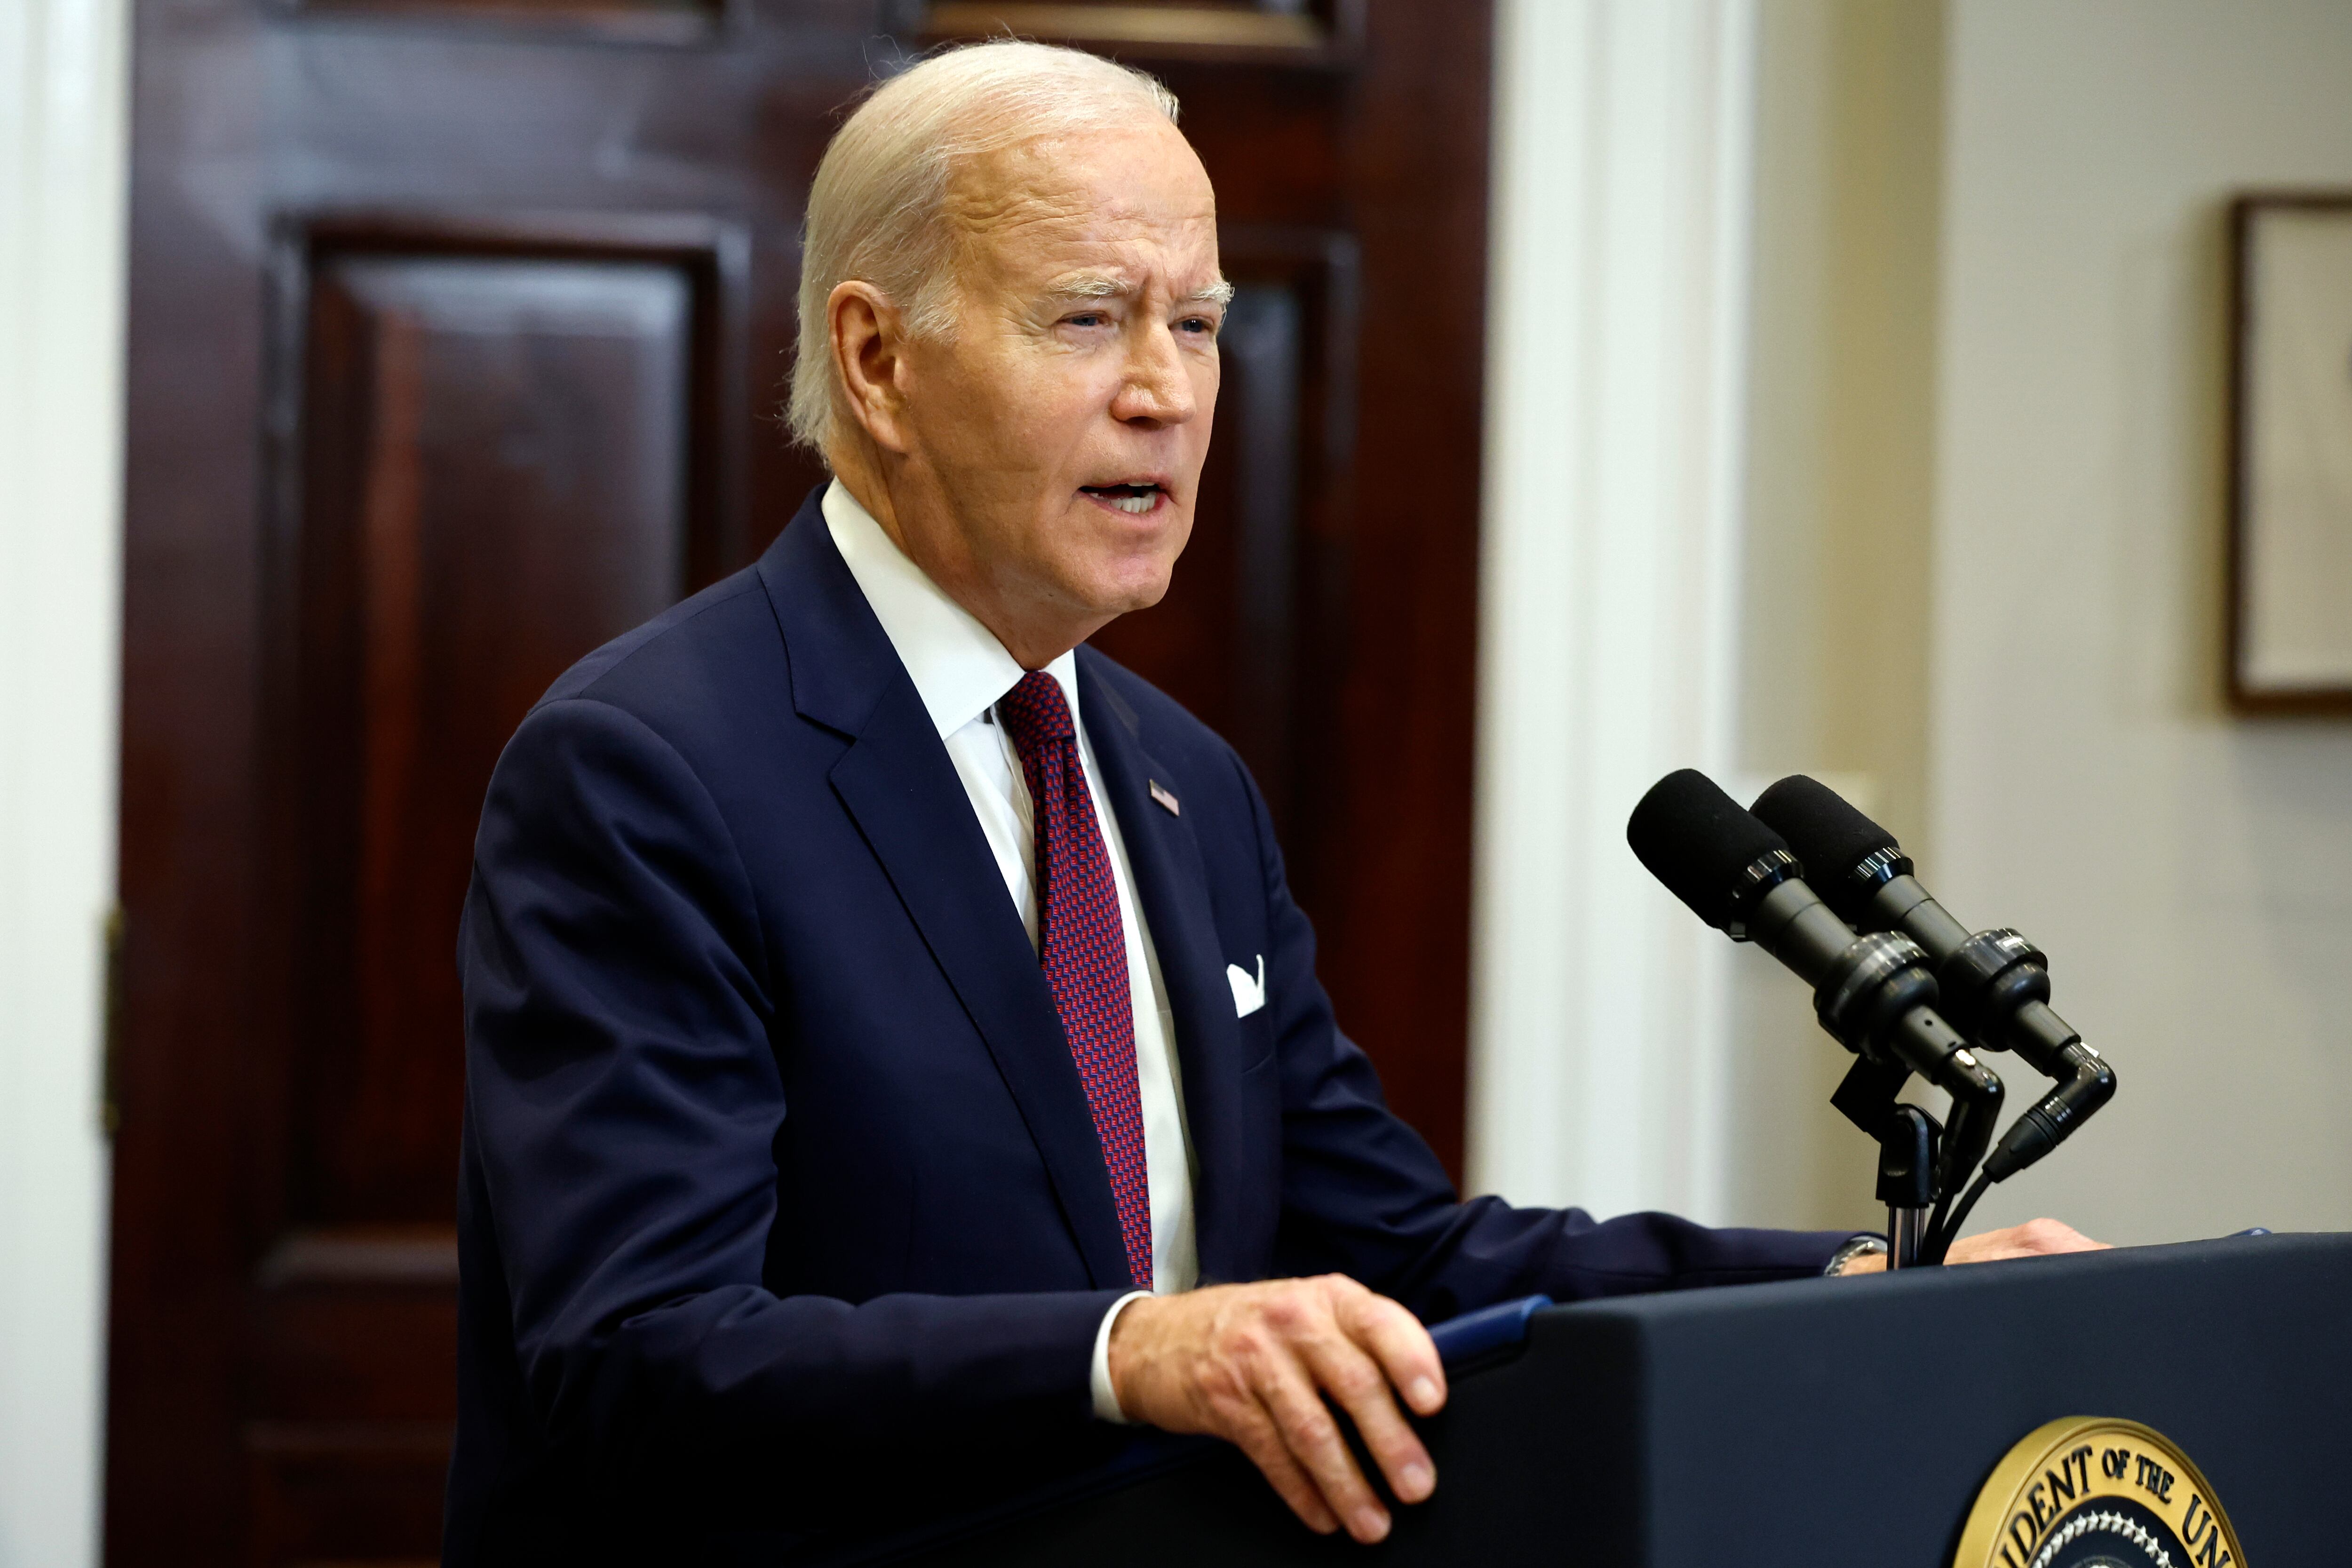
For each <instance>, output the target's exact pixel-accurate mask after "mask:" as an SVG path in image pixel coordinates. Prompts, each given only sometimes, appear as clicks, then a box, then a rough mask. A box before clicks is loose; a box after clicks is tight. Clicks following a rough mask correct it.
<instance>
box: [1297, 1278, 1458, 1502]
mask: <svg viewBox="0 0 2352 1568" xmlns="http://www.w3.org/2000/svg"><path fill="white" fill-rule="evenodd" d="M1335 1305H1336V1309H1337V1310H1335V1312H1334V1318H1335V1320H1336V1323H1337V1326H1338V1328H1339V1331H1340V1334H1341V1336H1344V1337H1334V1338H1332V1339H1329V1340H1327V1341H1318V1342H1313V1343H1311V1344H1310V1345H1309V1346H1308V1347H1307V1353H1308V1364H1309V1367H1310V1369H1311V1371H1312V1372H1313V1373H1314V1376H1315V1380H1316V1381H1317V1382H1318V1384H1321V1385H1322V1386H1323V1387H1324V1388H1326V1389H1328V1390H1329V1391H1330V1394H1331V1396H1332V1397H1333V1398H1334V1399H1336V1400H1338V1401H1339V1407H1340V1408H1341V1409H1343V1410H1345V1411H1346V1412H1347V1413H1348V1415H1349V1418H1350V1419H1352V1420H1353V1421H1354V1422H1355V1423H1356V1430H1357V1432H1358V1433H1359V1434H1360V1435H1361V1436H1362V1437H1363V1439H1364V1447H1366V1448H1367V1449H1369V1450H1370V1453H1371V1456H1372V1460H1373V1462H1374V1463H1375V1464H1377V1465H1379V1466H1380V1468H1381V1475H1382V1476H1383V1477H1385V1478H1386V1479H1387V1480H1388V1483H1389V1489H1390V1490H1391V1491H1392V1492H1394V1493H1395V1494H1396V1495H1397V1498H1398V1500H1400V1501H1403V1502H1420V1501H1423V1500H1425V1499H1426V1498H1427V1497H1428V1496H1429V1494H1430V1493H1431V1492H1432V1491H1433V1490H1435V1489H1436V1487H1437V1470H1436V1467H1435V1466H1434V1465H1433V1464H1432V1463H1431V1461H1430V1458H1429V1450H1428V1449H1426V1448H1424V1447H1422V1443H1421V1439H1420V1438H1419V1437H1418V1436H1415V1435H1414V1434H1413V1430H1412V1426H1411V1425H1410V1424H1409V1423H1408V1422H1407V1421H1406V1420H1405V1418H1404V1416H1403V1415H1402V1413H1400V1412H1399V1411H1398V1409H1397V1407H1396V1402H1395V1400H1394V1399H1393V1398H1391V1395H1390V1389H1391V1386H1394V1387H1396V1388H1399V1389H1402V1390H1403V1391H1404V1394H1405V1399H1406V1402H1407V1403H1408V1404H1410V1405H1412V1407H1413V1408H1414V1409H1415V1410H1417V1411H1418V1412H1420V1413H1421V1414H1423V1415H1432V1414H1434V1413H1435V1411H1436V1410H1437V1408H1438V1407H1439V1406H1440V1405H1444V1403H1445V1367H1444V1363H1442V1362H1440V1361H1439V1360H1438V1357H1437V1347H1436V1346H1435V1345H1434V1344H1433V1343H1432V1342H1430V1338H1429V1331H1427V1330H1426V1329H1423V1327H1422V1326H1421V1323H1420V1321H1418V1320H1416V1319H1415V1318H1414V1317H1413V1316H1412V1313H1410V1312H1408V1311H1406V1310H1404V1309H1403V1308H1402V1307H1400V1306H1398V1305H1397V1304H1396V1303H1395V1302H1393V1301H1391V1300H1386V1299H1384V1298H1382V1297H1379V1296H1375V1295H1373V1294H1372V1293H1371V1292H1370V1291H1369V1290H1365V1289H1362V1287H1360V1286H1357V1287H1354V1288H1353V1289H1352V1291H1350V1292H1346V1293H1342V1294H1341V1295H1340V1296H1339V1300H1338V1301H1337V1302H1336V1303H1335ZM1375 1357H1377V1358H1378V1359H1375Z"/></svg>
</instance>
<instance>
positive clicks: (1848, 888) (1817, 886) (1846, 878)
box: [1755, 773, 1902, 925]
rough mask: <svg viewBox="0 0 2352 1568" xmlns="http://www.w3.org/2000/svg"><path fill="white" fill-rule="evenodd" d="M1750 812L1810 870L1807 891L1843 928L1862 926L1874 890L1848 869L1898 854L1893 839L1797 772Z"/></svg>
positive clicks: (1759, 798) (1841, 798)
mask: <svg viewBox="0 0 2352 1568" xmlns="http://www.w3.org/2000/svg"><path fill="white" fill-rule="evenodd" d="M1755 809H1756V815H1757V816H1759V817H1760V818H1762V819H1763V820H1764V821H1765V822H1766V823H1767V824H1769V826H1771V828H1772V830H1773V831H1774V832H1776V833H1778V834H1780V837H1783V838H1785V839H1787V840H1788V841H1789V847H1790V850H1791V851H1793V852H1794V853H1795V855H1796V857H1797V858H1798V859H1800V860H1801V861H1803V862H1804V863H1805V865H1806V866H1807V867H1808V868H1810V869H1811V871H1812V873H1813V876H1812V889H1813V891H1814V892H1816V893H1818V894H1820V895H1821V897H1822V902H1824V903H1826V904H1828V905H1829V907H1830V908H1831V909H1832V910H1836V911H1837V913H1838V915H1839V917H1840V918H1841V919H1843V921H1845V922H1846V923H1847V924H1848V925H1861V924H1862V923H1863V915H1864V910H1866V909H1867V908H1868V907H1869V904H1870V895H1871V893H1872V892H1873V890H1874V889H1872V888H1871V887H1869V886H1866V885H1864V884H1863V883H1861V882H1857V881H1855V880H1854V879H1853V868H1855V867H1856V866H1859V865H1861V864H1862V863H1863V862H1864V860H1867V859H1869V858H1871V857H1872V856H1873V855H1875V854H1878V853H1879V852H1880V851H1881V850H1892V851H1895V852H1897V853H1900V851H1901V849H1902V846H1901V845H1899V844H1897V843H1895V835H1893V834H1892V833H1889V832H1887V831H1886V829H1885V828H1884V827H1881V826H1878V824H1876V823H1874V822H1873V821H1871V820H1870V818H1868V817H1866V816H1863V814H1862V813H1860V812H1859V811H1856V810H1855V809H1854V808H1853V806H1852V805H1848V804H1847V802H1846V799H1845V797H1844V796H1843V795H1840V794H1838V792H1837V791H1835V790H1833V789H1832V788H1830V786H1829V785H1827V784H1822V783H1821V782H1820V781H1819V780H1817V779H1809V778H1807V777H1806V776H1805V775H1804V774H1802V773H1790V775H1789V776H1788V777H1787V778H1784V779H1782V780H1781V781H1780V783H1779V784H1774V785H1773V786H1772V787H1771V788H1770V789H1768V790H1766V791H1765V792H1764V793H1763V794H1762V795H1758V796H1757V797H1756V808H1755Z"/></svg>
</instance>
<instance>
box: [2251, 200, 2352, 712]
mask: <svg viewBox="0 0 2352 1568" xmlns="http://www.w3.org/2000/svg"><path fill="white" fill-rule="evenodd" d="M2230 218H2231V221H2230V234H2231V261H2232V265H2231V289H2232V294H2233V300H2232V305H2233V310H2232V316H2231V323H2232V330H2231V339H2232V342H2231V378H2230V405H2231V407H2230V420H2231V430H2230V671H2229V674H2230V699H2231V703H2232V704H2233V705H2234V706H2236V707H2238V708H2240V709H2242V710H2249V711H2285V712H2298V711H2299V712H2341V713H2352V191H2339V192H2329V193H2321V192H2276V193H2263V194H2257V195H2244V196H2241V197H2239V198H2238V200H2237V201H2236V202H2234V203H2233V204H2232V205H2231V214H2230Z"/></svg>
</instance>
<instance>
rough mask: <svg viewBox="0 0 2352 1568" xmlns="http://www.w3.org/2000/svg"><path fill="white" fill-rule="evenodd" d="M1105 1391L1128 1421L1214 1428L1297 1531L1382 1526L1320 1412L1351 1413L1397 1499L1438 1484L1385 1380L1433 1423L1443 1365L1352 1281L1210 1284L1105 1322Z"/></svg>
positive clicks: (1364, 1536) (1376, 1533)
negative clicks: (1297, 1523)
mask: <svg viewBox="0 0 2352 1568" xmlns="http://www.w3.org/2000/svg"><path fill="white" fill-rule="evenodd" d="M1110 1363H1111V1364H1110V1372H1111V1382H1112V1387H1113V1391H1114V1393H1115V1394H1117V1395H1118V1401H1119V1405H1120V1408H1121V1409H1122V1410H1123V1411H1125V1412H1126V1414H1127V1415H1128V1416H1129V1419H1132V1420H1140V1421H1146V1422H1150V1424H1152V1425H1154V1426H1162V1427H1165V1428H1167V1429H1169V1430H1171V1431H1192V1432H1213V1433H1214V1434H1216V1435H1217V1436H1222V1437H1224V1438H1226V1439H1228V1440H1229V1441H1231V1442H1233V1443H1234V1445H1235V1446H1236V1447H1240V1448H1241V1449H1242V1451H1243V1452H1244V1453H1245V1454H1247V1455H1248V1456H1249V1458H1250V1459H1251V1461H1252V1462H1253V1463H1254V1464H1255V1465H1256V1466H1257V1468H1258V1469H1259V1470H1260V1471H1261V1472H1262V1473H1264V1475H1265V1479H1266V1481H1267V1483H1268V1484H1269V1485H1271V1486H1272V1487H1273V1488H1274V1489H1275V1491H1276V1494H1278V1495H1279V1496H1280V1497H1281V1498H1282V1500H1283V1501H1284V1502H1285V1503H1286V1504H1288V1505H1289V1507H1290V1510H1291V1511H1292V1512H1294V1513H1296V1514H1297V1516H1298V1517H1299V1519H1300V1520H1301V1521H1303V1522H1305V1523H1306V1525H1307V1527H1308V1528H1309V1529H1311V1530H1314V1531H1318V1532H1322V1533H1328V1532H1330V1531H1335V1530H1339V1529H1341V1528H1345V1529H1346V1530H1347V1531H1348V1533H1349V1534H1350V1535H1352V1536H1354V1537H1355V1538H1356V1539H1357V1540H1359V1541H1361V1542H1375V1541H1379V1540H1381V1539H1383V1538H1384V1537H1385V1536H1387V1534H1388V1533H1389V1529H1390V1525H1391V1518H1390V1514H1389V1510H1388V1509H1387V1508H1386V1507H1385V1506H1384V1505H1383V1503H1382V1501H1381V1497H1380V1495H1379V1494H1378V1493H1377V1492H1376V1491H1374V1489H1372V1486H1371V1484H1370V1482H1369V1481H1368V1480H1367V1479H1365V1473H1364V1471H1363V1469H1362V1468H1360V1467H1359V1465H1358V1463H1357V1460H1356V1457H1355V1454H1354V1453H1353V1452H1352V1451H1351V1450H1350V1449H1349V1446H1348V1442H1347V1439H1346V1437H1345V1436H1343V1435H1342V1430H1341V1424H1340V1422H1339V1418H1338V1416H1337V1415H1334V1414H1333V1412H1332V1410H1331V1408H1330V1407H1329V1406H1328V1405H1326V1404H1325V1403H1324V1396H1325V1394H1327V1393H1328V1394H1329V1396H1330V1398H1331V1400H1332V1401H1333V1402H1334V1403H1336V1404H1337V1405H1339V1408H1340V1409H1342V1410H1344V1411H1346V1412H1347V1414H1348V1417H1349V1420H1351V1421H1353V1422H1354V1423H1355V1426H1356V1428H1357V1431H1358V1433H1359V1434H1360V1436H1361V1437H1362V1439H1363V1443H1364V1447H1365V1450H1366V1451H1367V1452H1368V1453H1370V1456H1371V1457H1372V1460H1373V1462H1374V1464H1375V1465H1377V1466H1378V1468H1379V1470H1380V1473H1381V1476H1382V1477H1383V1478H1384V1479H1386V1480H1387V1482H1388V1486H1389V1489H1390V1490H1391V1492H1392V1493H1393V1494H1394V1495H1395V1496H1396V1498H1397V1499H1399V1500H1402V1501H1404V1502H1408V1503H1413V1502H1420V1501H1422V1500H1424V1499H1426V1498H1427V1497H1428V1496H1429V1495H1430V1494H1431V1492H1432V1491H1433V1490H1434V1489H1435V1488H1436V1484H1437V1476H1436V1467H1435V1466H1434V1465H1433V1463H1432V1462H1431V1460H1430V1458H1429V1451H1428V1450H1427V1449H1426V1448H1425V1447H1423V1445H1422V1442H1421V1439H1420V1438H1419V1437H1418V1436H1416V1435H1415V1434H1414V1432H1413V1430H1412V1425H1411V1423H1410V1422H1409V1421H1408V1420H1407V1419H1406V1416H1405V1415H1404V1413H1403V1412H1402V1411H1401V1410H1399V1409H1398V1407H1397V1404H1396V1396H1395V1394H1393V1393H1392V1391H1391V1385H1394V1387H1396V1388H1402V1390H1403V1391H1404V1398H1405V1400H1406V1402H1407V1404H1408V1405H1410V1406H1411V1407H1412V1408H1413V1409H1414V1410H1416V1411H1418V1412H1420V1413H1422V1414H1423V1415H1428V1414H1432V1413H1434V1412H1435V1411H1436V1410H1437V1409H1438V1408H1439V1407H1441V1406H1442V1405H1444V1403H1445V1397H1446V1387H1445V1369H1444V1364H1443V1363H1441V1362H1440V1361H1439V1359H1438V1355H1437V1350H1436V1346H1435V1345H1434V1344H1433V1343H1432V1342H1431V1341H1430V1338H1429V1334H1428V1332H1427V1331H1426V1330H1424V1329H1423V1328H1422V1326H1421V1324H1420V1323H1419V1322H1418V1321H1415V1319H1414V1318H1413V1316H1412V1313H1410V1312H1408V1311H1406V1310H1404V1309H1403V1308H1402V1307H1401V1306H1399V1305H1397V1303H1395V1302H1393V1301H1391V1300H1385V1299H1383V1298H1381V1297H1379V1296H1376V1295H1374V1294H1373V1293H1372V1292H1371V1291H1370V1290H1368V1289H1365V1288H1364V1287H1363V1286H1361V1285H1359V1284H1357V1283H1356V1282H1355V1281H1353V1280H1351V1279H1343V1278H1340V1277H1339V1276H1332V1277H1330V1278H1328V1279H1288V1280H1281V1281H1267V1282H1265V1283H1262V1284H1256V1285H1228V1286H1214V1287H1210V1288H1208V1289H1202V1290H1196V1291H1187V1292H1185V1293H1184V1294H1183V1295H1181V1296H1173V1297H1163V1298H1154V1299H1150V1300H1139V1301H1136V1302H1135V1303H1134V1304H1133V1305H1132V1306H1130V1307H1129V1308H1128V1309H1127V1310H1125V1311H1124V1312H1122V1313H1121V1314H1120V1315H1119V1317H1118V1320H1117V1321H1116V1322H1115V1323H1114V1324H1113V1326H1112V1330H1111V1341H1110Z"/></svg>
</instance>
